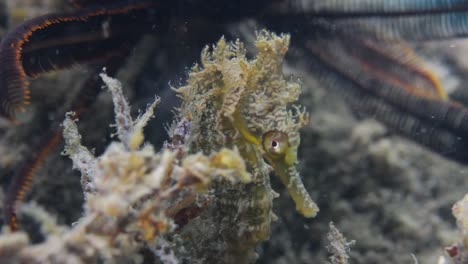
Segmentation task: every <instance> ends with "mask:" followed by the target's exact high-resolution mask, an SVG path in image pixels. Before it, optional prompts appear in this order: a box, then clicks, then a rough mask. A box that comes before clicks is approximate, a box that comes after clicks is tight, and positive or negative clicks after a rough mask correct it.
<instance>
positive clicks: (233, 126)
mask: <svg viewBox="0 0 468 264" xmlns="http://www.w3.org/2000/svg"><path fill="white" fill-rule="evenodd" d="M289 40H290V37H289V35H279V36H278V35H276V34H274V33H270V32H268V31H266V30H265V31H261V32H259V33H257V40H256V42H255V45H256V47H257V51H258V52H257V54H256V57H255V58H254V59H251V60H250V59H248V58H246V51H245V49H244V46H243V44H242V43H241V42H240V41H239V40H237V41H236V42H234V43H227V42H226V41H225V39H224V38H221V39H220V40H219V41H218V43H217V44H216V45H214V46H213V47H212V48H211V50H210V48H209V47H206V48H205V49H204V50H203V52H202V55H201V65H195V66H194V67H193V68H192V70H191V71H190V73H189V78H188V80H187V83H186V85H184V86H182V87H179V88H174V90H176V91H177V93H178V96H179V97H180V98H181V99H182V101H183V102H182V105H181V107H180V108H178V109H177V111H178V112H179V113H178V120H179V122H175V123H174V124H173V126H172V128H171V129H170V131H172V133H173V134H175V135H179V134H180V135H179V136H178V138H180V139H183V141H184V143H183V144H184V151H183V153H186V155H188V154H191V153H196V152H198V151H202V152H203V153H204V154H205V155H210V154H211V153H213V152H216V151H219V150H220V149H221V148H227V149H238V150H239V152H240V155H241V156H242V158H243V159H244V160H245V162H246V166H247V171H248V172H249V173H251V175H252V181H251V182H249V183H246V182H245V181H241V182H238V183H236V184H232V181H225V180H216V182H215V183H214V184H213V185H212V186H211V188H210V190H209V192H208V193H207V194H202V195H201V196H202V197H199V199H208V197H211V199H212V202H211V203H210V204H209V206H208V208H207V209H206V210H204V212H203V213H202V214H201V215H200V217H197V218H196V219H194V220H192V221H191V222H190V223H188V224H187V226H186V227H184V228H183V230H182V231H181V233H180V234H179V235H178V237H180V240H181V241H182V243H181V245H176V246H175V247H176V249H175V250H176V251H177V253H178V254H179V255H181V256H183V257H184V258H185V259H186V260H191V261H193V259H196V260H197V262H196V263H250V262H253V261H254V260H255V258H256V254H255V252H254V249H255V246H256V245H258V244H259V243H260V242H262V241H264V240H266V239H268V237H269V235H270V223H271V221H272V220H273V219H274V218H275V216H274V214H273V213H272V210H271V208H272V200H273V198H275V197H277V196H278V195H277V194H276V193H275V192H274V191H273V190H272V189H271V187H270V179H269V173H270V171H271V170H273V171H274V173H275V174H277V175H278V176H279V177H280V179H281V181H282V182H283V184H284V185H285V186H286V188H287V189H288V192H289V194H290V195H291V197H292V198H293V200H294V202H295V204H296V209H297V211H298V212H299V213H301V214H302V215H303V216H305V217H314V216H315V215H316V214H317V212H318V207H317V205H316V204H315V203H314V202H313V201H312V199H311V198H310V196H309V194H308V193H307V191H306V190H305V188H304V185H303V183H302V181H301V178H300V176H299V173H298V172H297V169H296V167H295V166H296V163H297V148H298V146H299V143H300V136H299V129H300V128H301V127H302V126H304V125H305V124H307V122H308V115H307V113H306V112H305V111H304V110H303V109H302V108H301V107H299V106H296V105H292V104H294V103H295V102H296V101H297V99H298V97H299V94H300V93H301V86H300V84H299V82H297V81H293V80H291V81H288V80H286V79H285V77H284V75H283V71H282V63H283V60H284V55H285V53H286V52H287V50H288V46H289ZM187 124H190V129H189V131H185V130H184V128H186V127H187ZM179 141H180V140H179ZM175 145H180V142H179V143H177V144H175ZM169 146H171V145H169ZM265 160H266V161H267V162H268V163H267V162H265ZM192 263H193V262H192Z"/></svg>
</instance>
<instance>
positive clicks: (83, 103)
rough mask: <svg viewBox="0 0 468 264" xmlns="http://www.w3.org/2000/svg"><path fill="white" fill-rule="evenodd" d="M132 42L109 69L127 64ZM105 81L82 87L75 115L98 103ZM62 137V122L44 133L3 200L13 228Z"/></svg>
mask: <svg viewBox="0 0 468 264" xmlns="http://www.w3.org/2000/svg"><path fill="white" fill-rule="evenodd" d="M131 47H132V45H128V46H125V47H123V48H122V50H121V52H120V53H119V54H118V56H115V57H112V58H109V59H108V60H107V61H106V62H105V63H104V65H106V72H107V73H108V74H110V75H113V74H115V73H116V72H117V70H118V69H120V67H121V66H122V65H123V64H124V62H125V57H126V56H127V55H128V54H129V53H130V50H131ZM101 87H102V81H101V80H100V79H99V78H98V77H97V75H93V76H91V77H90V78H89V79H88V80H87V81H86V82H84V84H83V86H82V90H81V91H80V93H79V95H78V97H77V98H76V99H74V100H73V102H72V107H71V111H73V112H74V113H75V114H74V117H75V118H78V117H79V116H80V115H81V114H82V113H84V112H86V111H87V110H88V109H89V108H90V106H91V105H92V104H93V103H94V102H95V99H96V97H97V95H98V94H99V92H100V91H101ZM61 136H62V129H61V128H60V127H59V125H57V124H55V125H52V128H51V129H50V131H48V133H46V134H44V135H42V139H41V141H40V143H39V145H37V146H34V147H33V148H32V149H36V150H37V151H36V152H35V153H33V154H32V155H31V156H30V157H29V158H28V159H27V160H26V161H25V162H24V163H23V164H24V166H23V167H22V169H21V170H19V171H18V172H17V173H16V174H15V175H14V177H13V179H12V181H11V183H10V186H9V188H8V191H7V193H6V196H5V200H4V206H3V208H4V212H3V213H4V219H5V222H6V224H7V226H8V227H9V229H10V230H11V231H16V230H18V227H19V224H18V220H17V215H16V208H17V205H18V203H20V202H21V201H23V199H24V197H25V195H26V192H27V191H28V190H29V187H30V183H31V181H32V179H33V178H34V176H35V175H36V174H37V172H38V170H39V169H40V168H41V167H42V165H43V164H44V162H45V160H46V159H47V157H48V156H49V154H50V152H51V151H53V150H54V148H55V147H56V146H57V144H59V142H60V140H61Z"/></svg>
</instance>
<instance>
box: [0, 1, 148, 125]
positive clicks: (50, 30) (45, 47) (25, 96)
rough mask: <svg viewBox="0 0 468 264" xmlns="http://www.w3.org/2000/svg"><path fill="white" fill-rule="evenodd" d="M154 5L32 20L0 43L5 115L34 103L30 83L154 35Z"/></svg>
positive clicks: (0, 109) (0, 101) (1, 111)
mask: <svg viewBox="0 0 468 264" xmlns="http://www.w3.org/2000/svg"><path fill="white" fill-rule="evenodd" d="M152 5H153V4H152V1H138V2H137V3H135V4H128V3H124V4H120V5H110V6H106V7H105V8H103V7H97V8H85V9H81V10H79V11H77V12H74V13H70V14H53V15H46V16H42V17H38V18H36V19H32V20H29V21H27V22H25V23H24V24H22V25H20V26H18V27H17V28H15V29H14V30H12V31H11V32H10V33H8V34H7V35H6V36H5V37H4V38H3V39H2V42H1V43H0V58H2V65H1V66H0V115H2V116H4V117H6V118H9V119H13V114H14V112H16V111H18V110H24V106H26V105H28V104H29V101H30V91H29V81H28V78H31V77H36V76H38V75H40V74H42V73H45V72H49V71H51V70H56V69H62V68H67V67H71V66H73V65H75V64H79V63H87V62H92V61H99V60H105V59H106V58H108V57H111V56H113V55H114V53H115V52H116V50H118V49H120V46H121V44H122V43H124V42H125V41H126V40H128V39H131V38H135V37H138V36H140V35H141V32H140V31H143V30H151V27H152V22H151V21H147V19H150V18H152V17H153V16H149V15H147V13H148V12H151V10H150V9H148V7H150V6H152Z"/></svg>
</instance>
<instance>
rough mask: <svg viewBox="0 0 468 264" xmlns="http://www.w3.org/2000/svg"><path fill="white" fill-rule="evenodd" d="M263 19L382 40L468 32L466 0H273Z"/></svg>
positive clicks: (304, 30)
mask: <svg viewBox="0 0 468 264" xmlns="http://www.w3.org/2000/svg"><path fill="white" fill-rule="evenodd" d="M265 21H266V24H268V25H270V24H273V25H274V24H276V25H280V27H281V24H287V25H288V27H289V28H295V30H296V31H297V32H298V33H301V34H304V35H305V36H307V37H309V38H310V37H312V36H316V30H317V27H321V28H327V30H328V31H330V32H335V33H337V32H345V33H346V34H350V35H354V36H359V37H361V38H369V39H374V40H386V41H399V40H401V39H404V40H418V41H424V40H437V39H447V38H460V37H466V36H468V3H467V2H466V1H462V0H442V1H424V0H416V1H404V0H390V1H385V0H377V1H371V0H351V1H345V0H333V1H290V0H284V1H281V0H279V1H275V3H274V4H272V7H271V11H270V13H267V14H266V15H265ZM278 21H281V22H278ZM283 30H284V29H283ZM329 36H330V35H328V37H329ZM319 37H321V38H323V37H327V36H326V35H325V36H319Z"/></svg>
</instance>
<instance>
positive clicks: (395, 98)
mask: <svg viewBox="0 0 468 264" xmlns="http://www.w3.org/2000/svg"><path fill="white" fill-rule="evenodd" d="M305 46H306V49H307V50H308V51H309V54H310V55H311V59H312V60H313V61H314V63H313V64H314V65H313V67H314V69H313V71H314V74H317V76H319V74H322V75H323V76H324V77H321V80H322V81H323V83H324V84H325V85H326V86H327V87H329V88H331V89H334V90H337V91H338V93H340V94H342V95H343V97H344V98H345V99H346V101H348V102H349V103H350V105H351V106H352V108H353V109H354V110H356V111H358V112H360V113H364V114H366V115H367V116H371V117H375V118H376V119H378V120H380V121H382V122H383V123H385V124H386V125H388V126H389V127H391V128H392V129H394V130H395V131H397V132H399V133H400V134H402V135H404V136H406V137H409V138H411V139H413V140H415V141H416V142H419V143H421V144H423V145H425V146H426V147H428V148H430V149H432V150H434V151H436V152H438V153H440V154H441V155H443V156H446V157H448V158H451V159H454V160H457V161H460V162H463V163H466V162H468V159H467V158H466V155H465V153H466V151H467V148H468V136H467V135H468V134H467V132H468V125H467V121H468V108H466V107H465V106H463V105H462V104H460V103H458V102H455V101H453V100H450V99H449V98H448V97H447V95H446V94H445V92H444V91H443V88H442V86H441V85H440V82H439V81H438V80H437V77H436V76H435V74H433V73H432V72H431V71H430V70H428V69H427V67H425V63H424V60H423V59H422V58H418V57H417V56H416V55H415V54H414V53H413V52H411V51H408V50H407V48H408V47H407V46H405V45H403V46H401V44H400V45H395V46H393V47H392V48H386V49H385V48H383V47H385V45H383V46H378V45H377V44H376V43H371V42H368V41H363V40H360V39H353V38H347V39H346V41H343V40H339V39H338V40H335V41H330V40H328V41H326V42H325V41H320V40H317V41H310V42H307V44H306V45H305ZM398 50H400V54H405V53H408V52H411V54H413V55H411V56H406V57H401V56H398V55H397V54H398Z"/></svg>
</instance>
